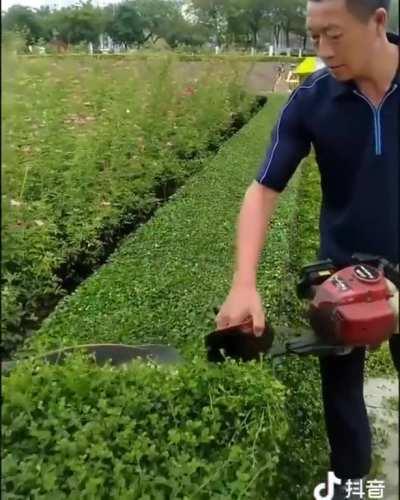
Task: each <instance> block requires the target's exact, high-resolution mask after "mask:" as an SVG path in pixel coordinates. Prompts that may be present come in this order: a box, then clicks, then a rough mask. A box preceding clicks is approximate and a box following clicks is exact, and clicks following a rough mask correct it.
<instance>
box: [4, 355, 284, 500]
mask: <svg viewBox="0 0 400 500" xmlns="http://www.w3.org/2000/svg"><path fill="white" fill-rule="evenodd" d="M284 397H285V388H284V387H283V386H282V385H281V384H280V383H279V382H277V381H276V380H275V379H274V377H273V376H272V375H271V370H270V369H269V368H267V367H265V366H263V365H262V364H261V363H258V364H256V363H254V362H252V363H251V364H248V365H247V366H246V367H245V368H244V367H242V368H241V369H240V368H239V367H238V366H237V365H236V364H234V363H232V362H230V363H227V364H226V365H224V367H219V366H210V365H206V363H205V361H203V360H199V359H194V360H193V362H192V363H188V364H186V365H185V366H183V367H179V369H176V370H175V369H174V368H171V367H157V366H155V365H154V366H153V365H151V364H150V363H148V364H144V363H143V364H141V363H132V364H131V365H129V367H127V368H126V369H123V370H121V369H115V368H112V367H108V368H107V367H106V368H101V369H100V368H97V367H93V366H92V367H90V366H88V364H87V362H85V361H84V360H83V359H79V358H75V359H73V360H72V361H71V362H70V363H68V366H65V367H61V366H47V367H45V366H42V367H40V368H35V367H34V366H32V365H26V364H25V365H24V366H20V367H18V369H17V370H16V371H15V372H14V373H13V375H12V377H11V379H9V380H7V382H6V384H5V389H4V400H5V403H4V405H3V445H4V447H5V453H4V458H3V477H4V481H3V486H4V488H5V491H6V493H7V498H8V499H17V498H20V499H25V498H46V499H50V498H57V499H64V498H68V499H76V500H78V499H79V500H81V499H82V500H83V499H90V500H91V499H93V500H94V499H96V500H97V499H109V498H118V499H127V500H128V499H129V500H132V499H141V500H143V499H160V500H162V499H165V500H167V499H172V498H174V499H175V498H181V499H183V498H186V499H189V498H190V499H193V500H194V499H199V500H200V499H202V500H207V499H209V498H213V499H214V498H215V499H220V500H223V499H226V498H265V496H264V492H265V491H274V490H276V489H278V487H279V468H277V463H278V460H279V448H280V446H281V444H282V442H283V440H284V438H285V435H286V433H287V422H286V418H285V407H284Z"/></svg>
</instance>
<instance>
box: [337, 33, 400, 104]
mask: <svg viewBox="0 0 400 500" xmlns="http://www.w3.org/2000/svg"><path fill="white" fill-rule="evenodd" d="M386 35H387V39H388V40H389V42H390V43H395V44H396V45H399V46H400V36H399V35H397V34H396V33H387V34H386ZM392 83H398V84H400V50H399V63H398V65H397V72H396V74H395V77H394V78H393V81H392ZM331 84H332V95H333V97H339V96H342V95H347V94H351V93H352V92H353V90H357V85H356V84H355V82H354V81H353V80H349V81H348V82H339V81H338V80H336V79H335V78H334V77H332V78H331Z"/></svg>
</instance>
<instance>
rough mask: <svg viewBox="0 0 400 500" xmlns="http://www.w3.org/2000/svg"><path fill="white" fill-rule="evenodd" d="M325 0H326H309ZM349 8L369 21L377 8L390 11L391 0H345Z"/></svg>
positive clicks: (356, 15)
mask: <svg viewBox="0 0 400 500" xmlns="http://www.w3.org/2000/svg"><path fill="white" fill-rule="evenodd" d="M309 1H311V2H323V1H324V0H309ZM345 3H346V6H347V9H348V10H349V12H351V14H353V15H354V16H355V17H357V18H358V19H359V20H360V21H363V22H367V21H368V20H369V19H370V18H371V16H372V14H373V13H374V12H375V11H376V9H380V8H383V9H385V10H386V11H387V12H389V8H390V0H345Z"/></svg>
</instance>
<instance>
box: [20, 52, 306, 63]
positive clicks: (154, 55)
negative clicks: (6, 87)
mask: <svg viewBox="0 0 400 500" xmlns="http://www.w3.org/2000/svg"><path fill="white" fill-rule="evenodd" d="M166 56H167V57H168V56H173V57H176V58H177V59H178V60H179V61H185V62H194V61H205V62H207V61H227V60H229V61H232V62H233V61H237V62H279V63H287V64H300V63H301V62H302V61H303V60H304V57H297V56H283V55H282V56H268V55H265V54H255V55H254V56H252V55H250V54H241V53H234V52H229V53H226V54H212V53H210V54H185V53H180V52H165V51H163V52H138V53H130V54H93V55H90V54H81V53H76V54H73V53H71V54H68V53H66V54H42V55H37V54H32V55H31V54H21V55H19V56H18V57H21V58H27V59H43V58H54V59H68V58H70V57H72V58H74V57H75V58H78V57H79V58H85V59H88V60H91V61H92V60H93V59H108V60H127V59H128V60H132V61H134V60H137V61H143V60H148V59H160V58H165V57H166Z"/></svg>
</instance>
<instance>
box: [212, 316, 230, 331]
mask: <svg viewBox="0 0 400 500" xmlns="http://www.w3.org/2000/svg"><path fill="white" fill-rule="evenodd" d="M215 323H216V325H217V329H218V330H221V329H222V328H227V327H228V326H229V323H230V318H229V316H227V315H226V314H218V316H217V317H216V318H215Z"/></svg>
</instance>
